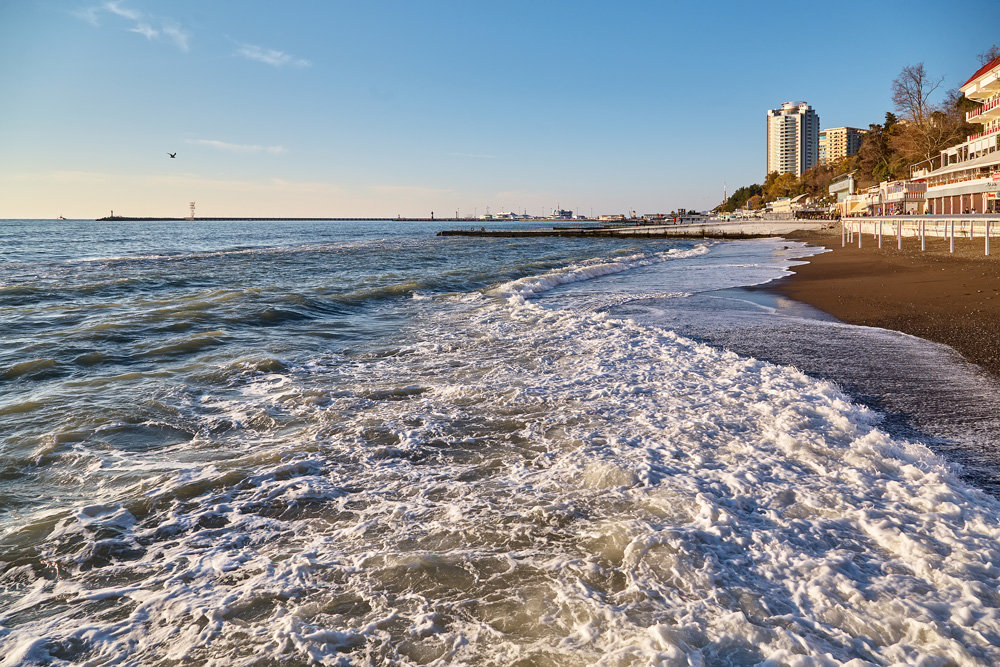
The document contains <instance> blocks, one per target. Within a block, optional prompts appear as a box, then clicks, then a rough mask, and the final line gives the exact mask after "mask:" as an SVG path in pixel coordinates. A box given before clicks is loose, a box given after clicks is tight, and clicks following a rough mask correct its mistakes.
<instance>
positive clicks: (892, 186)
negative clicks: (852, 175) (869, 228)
mask: <svg viewBox="0 0 1000 667" xmlns="http://www.w3.org/2000/svg"><path fill="white" fill-rule="evenodd" d="M926 196H927V184H926V183H924V182H922V181H906V180H901V181H882V182H881V183H879V184H878V186H877V189H874V188H873V191H872V193H871V197H870V199H869V210H870V211H871V213H872V214H873V215H919V214H921V213H923V212H924V203H925V200H926Z"/></svg>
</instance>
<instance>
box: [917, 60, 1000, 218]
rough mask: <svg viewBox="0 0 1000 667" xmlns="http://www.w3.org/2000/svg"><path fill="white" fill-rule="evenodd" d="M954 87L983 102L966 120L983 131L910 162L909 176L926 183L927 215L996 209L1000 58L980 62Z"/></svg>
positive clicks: (999, 164)
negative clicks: (936, 153)
mask: <svg viewBox="0 0 1000 667" xmlns="http://www.w3.org/2000/svg"><path fill="white" fill-rule="evenodd" d="M959 90H960V91H962V92H963V93H964V94H965V96H966V97H968V98H969V99H970V100H975V101H977V102H981V103H982V104H981V105H980V107H979V108H978V109H974V110H973V111H970V112H968V113H967V114H966V120H968V121H969V122H970V123H979V124H981V125H982V126H983V130H982V131H981V132H977V133H976V134H973V135H972V136H970V137H967V138H966V141H965V142H963V143H961V144H958V145H957V146H952V147H950V148H946V149H945V150H943V151H941V152H940V154H939V155H936V156H934V157H933V158H931V159H930V160H927V161H925V162H922V163H920V164H917V165H914V168H913V169H912V174H911V175H912V178H913V179H914V180H916V181H920V182H923V183H926V184H927V195H926V197H927V212H928V213H930V214H935V215H942V214H943V215H954V214H962V213H973V212H975V213H983V212H989V213H1000V200H998V197H1000V57H997V58H994V59H993V60H992V61H990V62H988V63H986V64H985V65H983V66H982V67H980V68H979V69H978V70H977V71H976V72H975V74H973V75H972V77H971V78H970V79H969V80H968V81H966V82H965V84H963V85H962V86H961V87H960V88H959Z"/></svg>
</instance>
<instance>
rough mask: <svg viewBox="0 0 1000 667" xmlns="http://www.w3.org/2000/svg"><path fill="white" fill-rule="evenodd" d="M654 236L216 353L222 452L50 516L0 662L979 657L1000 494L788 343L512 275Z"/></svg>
mask: <svg viewBox="0 0 1000 667" xmlns="http://www.w3.org/2000/svg"><path fill="white" fill-rule="evenodd" d="M699 252H706V251H705V250H699ZM648 259H650V258H648V257H646V256H642V257H634V258H626V259H624V260H618V261H616V262H611V263H607V262H602V263H594V264H593V265H580V266H576V267H570V268H569V269H567V270H565V271H561V272H558V271H557V272H551V273H548V274H545V275H542V276H537V277H535V278H532V279H529V280H523V281H514V283H510V284H508V285H505V286H502V287H501V288H500V289H498V290H496V291H495V292H493V293H491V294H487V295H480V294H469V295H465V296H464V297H463V298H460V299H442V300H440V302H439V307H438V308H436V309H431V310H429V311H428V313H427V315H426V317H425V318H424V319H423V320H422V321H421V329H420V331H419V332H418V335H417V336H416V339H415V340H413V341H412V342H411V343H409V344H406V345H403V346H401V347H400V348H399V349H397V350H394V351H389V352H377V351H376V352H371V353H366V354H357V355H352V356H341V355H332V356H330V357H328V358H317V359H315V360H313V362H312V363H310V364H308V365H305V366H301V367H294V366H289V367H288V368H287V369H286V370H282V371H277V372H275V371H273V370H271V369H267V370H261V371H255V370H253V369H252V368H248V369H244V370H241V371H239V373H238V374H237V375H234V377H233V383H234V388H235V390H236V391H238V392H239V395H240V399H239V400H237V401H233V402H232V403H229V402H227V401H228V400H229V399H217V398H212V397H206V401H205V402H206V403H209V404H211V405H212V406H213V413H216V412H218V413H225V412H226V411H232V413H233V419H232V422H233V424H232V428H230V429H228V430H227V431H225V434H224V435H216V436H212V435H211V434H209V435H206V436H205V440H204V441H203V442H201V444H200V445H199V446H200V447H203V448H204V449H203V450H202V455H204V456H207V455H208V453H209V452H210V451H211V449H212V448H223V449H224V450H225V451H231V452H234V454H233V455H232V456H231V457H229V458H220V457H216V458H215V459H214V460H213V462H212V463H211V464H210V465H194V464H191V465H187V466H181V467H178V468H176V469H174V470H164V471H163V473H162V474H161V475H159V477H158V478H156V479H148V480H144V481H142V482H141V485H142V491H141V493H140V492H137V491H136V489H135V488H130V489H128V490H127V491H121V492H120V496H121V497H120V499H117V500H116V499H115V498H114V497H106V498H102V499H101V501H100V502H95V503H93V504H91V505H89V506H87V507H84V508H81V509H79V510H77V511H75V512H72V513H69V514H66V515H64V516H62V517H61V518H59V519H58V520H56V523H55V525H54V526H53V528H52V530H51V531H50V534H49V537H48V538H47V542H46V544H47V547H46V553H45V558H46V560H47V562H50V563H57V564H58V567H61V568H64V569H65V570H66V571H69V572H73V573H74V576H71V577H64V578H62V579H60V580H58V581H57V582H56V581H54V580H53V579H52V578H50V577H46V576H44V572H43V570H44V567H43V565H42V564H37V565H34V566H25V569H24V570H22V571H21V574H20V575H19V577H20V578H16V577H15V578H14V579H13V580H12V579H11V578H9V577H8V578H6V579H4V580H2V582H3V585H4V586H16V587H17V593H18V594H17V596H16V597H14V598H13V599H12V601H11V604H9V605H8V606H7V607H6V608H4V609H2V610H0V625H2V628H3V629H2V630H0V631H2V632H5V633H6V634H5V635H0V642H3V643H4V646H5V647H7V648H8V651H7V656H6V658H4V659H3V661H2V662H0V665H4V667H6V666H7V665H15V664H24V663H29V664H30V663H32V662H37V663H43V662H50V661H51V662H58V661H59V660H65V659H66V658H64V657H61V656H70V658H69V661H74V660H76V661H83V660H84V659H86V660H87V661H90V662H92V663H94V664H110V663H111V662H114V661H116V660H121V659H122V658H123V656H127V659H129V660H132V661H134V662H136V663H154V664H156V663H162V664H166V663H168V662H170V661H190V662H198V663H205V664H252V663H255V662H259V661H262V660H273V661H276V662H280V661H305V662H309V661H312V662H316V663H320V664H366V663H387V662H390V661H396V662H398V663H399V664H441V665H443V664H470V665H471V664H494V665H501V664H503V665H506V664H513V663H516V662H518V661H523V662H525V663H533V664H607V665H619V664H660V663H663V664H756V663H763V662H766V661H771V664H803V665H805V664H841V663H849V662H850V661H856V662H855V663H854V664H871V663H874V664H921V663H922V664H949V663H950V664H963V665H964V664H991V663H995V662H997V661H998V660H1000V650H998V649H997V646H1000V613H998V607H1000V595H998V594H997V592H996V590H995V588H996V587H995V581H996V579H997V576H998V575H1000V548H998V547H997V544H1000V523H998V520H997V517H998V516H1000V506H998V503H997V502H996V501H995V500H993V499H991V498H989V497H987V496H986V495H984V494H983V493H981V492H979V491H977V490H974V489H971V488H969V487H968V486H966V485H965V484H963V483H962V482H961V481H959V480H958V479H957V478H956V476H955V474H954V471H953V470H952V469H951V468H950V467H949V466H948V465H947V464H946V463H945V462H944V461H942V460H941V459H940V458H939V457H937V456H935V455H934V454H933V453H932V452H930V451H929V450H928V449H927V448H926V447H924V446H923V445H921V444H919V443H916V442H909V441H903V440H899V439H895V438H892V437H890V436H889V435H887V434H886V433H884V432H883V431H881V430H880V429H879V423H880V417H879V415H878V414H876V413H873V412H871V411H869V410H867V409H865V408H862V407H859V406H857V405H854V404H852V403H851V402H850V400H849V399H848V398H847V397H846V396H845V395H843V394H842V393H841V392H840V391H839V390H838V389H837V387H835V386H833V385H832V384H829V383H826V382H821V381H817V380H814V379H812V378H809V377H807V376H805V375H804V374H802V373H800V372H798V371H796V370H795V369H792V368H787V367H780V366H774V365H770V364H767V363H763V362H760V361H757V360H754V359H749V358H745V357H740V356H738V355H736V354H733V353H731V352H726V351H722V350H718V349H715V348H712V347H708V346H706V345H702V344H699V343H697V342H695V341H692V340H690V339H686V338H683V337H681V336H678V335H676V334H674V333H672V332H670V331H667V330H662V329H659V328H656V327H654V326H643V325H640V324H638V323H636V322H633V321H630V320H623V319H615V318H613V317H610V316H609V315H607V314H605V313H603V312H579V311H573V310H569V309H561V308H547V307H546V308H543V307H542V306H540V305H539V304H538V303H536V302H535V301H533V300H532V299H530V298H526V297H530V296H531V295H533V294H539V293H540V292H542V291H543V290H546V289H549V288H551V287H552V286H556V285H560V284H568V282H569V281H572V280H586V279H587V277H588V276H596V275H608V274H609V273H611V272H612V271H615V270H626V269H625V268H622V267H628V266H629V265H632V266H641V265H642V264H640V263H641V262H645V261H647V260H648ZM658 261H668V258H659V260H658ZM496 295H500V296H502V297H503V298H496ZM260 414H263V415H266V416H267V418H268V419H270V420H271V423H272V426H270V427H267V426H261V427H254V426H253V423H254V420H255V418H254V415H260ZM213 437H214V438H215V440H214V441H213ZM60 600H63V601H65V602H64V603H62V606H60V605H59V604H57V602H58V601H60ZM39 607H44V608H46V609H48V610H49V612H48V613H47V614H45V615H42V616H34V615H33V614H32V610H33V609H35V608H39ZM81 610H86V613H80V611H81Z"/></svg>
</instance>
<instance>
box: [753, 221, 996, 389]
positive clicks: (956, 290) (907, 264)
mask: <svg viewBox="0 0 1000 667" xmlns="http://www.w3.org/2000/svg"><path fill="white" fill-rule="evenodd" d="M785 238H787V239H788V240H792V241H801V242H804V243H807V244H808V245H811V246H821V247H824V248H827V249H828V250H829V252H825V253H821V254H818V255H813V256H811V257H805V258H803V261H806V262H807V263H806V264H803V265H800V266H795V267H792V268H791V269H790V270H791V271H792V272H793V274H792V275H791V276H787V277H785V278H781V279H779V280H776V281H773V282H771V283H768V284H766V285H761V286H760V287H759V289H763V290H766V291H770V292H772V293H775V294H779V295H781V296H785V297H787V298H790V299H793V300H795V301H798V302H801V303H805V304H808V305H810V306H813V307H814V308H817V309H819V310H822V311H823V312H825V313H828V314H830V315H832V316H834V317H836V318H837V319H839V320H841V321H843V322H846V323H848V324H856V325H862V326H871V327H879V328H882V329H890V330H893V331H900V332H902V333H906V334H910V335H913V336H917V337H919V338H923V339H926V340H930V341H934V342H936V343H943V344H945V345H948V346H949V347H951V348H952V349H954V350H955V351H957V352H958V353H959V354H960V355H962V357H964V358H965V359H966V360H968V361H969V362H971V363H973V364H976V365H977V366H979V367H980V368H982V369H984V370H985V371H987V372H989V373H990V374H992V375H993V376H994V377H997V378H1000V327H998V326H997V324H998V322H1000V259H998V258H997V257H996V255H990V256H986V255H984V254H983V244H982V240H981V239H976V240H968V239H956V242H955V253H954V254H953V255H952V254H951V253H949V252H948V240H947V239H928V241H927V250H926V251H925V252H921V251H920V241H919V239H916V238H904V239H903V249H902V250H898V249H897V248H896V239H895V238H893V239H891V241H890V242H888V243H886V242H883V247H882V248H881V249H880V248H878V247H877V246H876V245H875V243H874V242H873V241H872V240H871V238H870V237H868V238H865V239H864V246H865V247H862V248H861V249H858V248H857V246H856V245H848V246H847V247H841V245H840V243H841V239H840V231H839V229H834V230H823V231H799V232H794V233H791V234H788V235H787V236H785Z"/></svg>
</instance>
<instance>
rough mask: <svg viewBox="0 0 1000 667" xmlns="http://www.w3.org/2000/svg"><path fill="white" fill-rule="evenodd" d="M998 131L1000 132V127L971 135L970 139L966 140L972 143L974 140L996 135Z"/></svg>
mask: <svg viewBox="0 0 1000 667" xmlns="http://www.w3.org/2000/svg"><path fill="white" fill-rule="evenodd" d="M998 131H1000V126H997V127H993V128H990V129H988V130H983V131H982V132H977V133H976V134H970V135H969V136H968V137H966V138H965V140H966V141H972V140H974V139H978V138H980V137H985V136H988V135H991V134H996V133H997V132H998Z"/></svg>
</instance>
